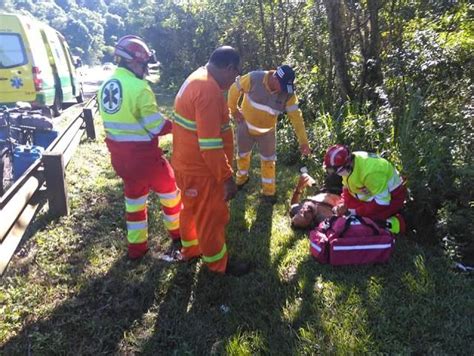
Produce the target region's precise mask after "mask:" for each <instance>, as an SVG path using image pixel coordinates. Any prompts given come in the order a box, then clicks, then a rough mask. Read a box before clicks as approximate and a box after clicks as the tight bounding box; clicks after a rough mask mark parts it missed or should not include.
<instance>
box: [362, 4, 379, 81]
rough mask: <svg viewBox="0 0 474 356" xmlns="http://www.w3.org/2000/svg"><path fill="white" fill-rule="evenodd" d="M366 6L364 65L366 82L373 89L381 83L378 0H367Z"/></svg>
mask: <svg viewBox="0 0 474 356" xmlns="http://www.w3.org/2000/svg"><path fill="white" fill-rule="evenodd" d="M367 6H368V8H369V21H370V37H369V48H368V51H367V57H366V58H365V66H366V70H367V84H368V85H369V87H370V88H372V89H374V88H375V87H376V86H379V85H381V84H382V83H383V75H382V66H381V63H380V29H379V9H380V6H381V5H380V0H367Z"/></svg>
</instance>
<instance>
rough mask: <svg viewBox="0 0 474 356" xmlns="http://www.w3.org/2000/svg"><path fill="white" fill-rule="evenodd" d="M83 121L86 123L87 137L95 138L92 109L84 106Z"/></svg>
mask: <svg viewBox="0 0 474 356" xmlns="http://www.w3.org/2000/svg"><path fill="white" fill-rule="evenodd" d="M84 122H85V123H86V133H87V138H90V139H91V140H95V137H96V135H95V127H94V115H93V114H92V109H89V108H84Z"/></svg>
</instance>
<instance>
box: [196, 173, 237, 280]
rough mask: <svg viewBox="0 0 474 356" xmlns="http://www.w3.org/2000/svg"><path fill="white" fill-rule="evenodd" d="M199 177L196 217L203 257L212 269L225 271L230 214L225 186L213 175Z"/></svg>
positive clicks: (220, 271) (219, 271) (218, 271)
mask: <svg viewBox="0 0 474 356" xmlns="http://www.w3.org/2000/svg"><path fill="white" fill-rule="evenodd" d="M198 178H200V180H201V184H200V189H199V192H198V195H199V197H198V200H197V204H196V216H195V217H196V230H197V234H198V238H199V246H200V248H201V251H202V259H203V260H204V262H205V263H206V264H207V266H208V268H209V269H210V270H211V271H213V272H217V273H225V272H226V267H227V259H228V254H227V245H226V241H225V227H226V225H227V223H228V222H229V217H230V216H229V208H228V206H227V203H226V202H225V201H224V187H223V185H222V184H218V183H217V182H216V180H215V179H214V178H212V177H209V178H208V177H206V178H204V177H198Z"/></svg>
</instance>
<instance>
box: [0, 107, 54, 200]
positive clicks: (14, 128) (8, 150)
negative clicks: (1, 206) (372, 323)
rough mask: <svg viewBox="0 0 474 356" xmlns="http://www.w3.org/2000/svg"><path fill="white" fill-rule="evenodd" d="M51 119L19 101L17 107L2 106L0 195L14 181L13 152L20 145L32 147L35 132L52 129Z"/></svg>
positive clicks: (0, 120)
mask: <svg viewBox="0 0 474 356" xmlns="http://www.w3.org/2000/svg"><path fill="white" fill-rule="evenodd" d="M52 127H53V123H52V121H51V119H49V118H48V117H46V116H44V115H42V113H41V110H32V109H31V106H30V105H29V104H24V103H17V105H16V107H12V108H9V107H6V106H1V107H0V196H1V195H3V193H4V191H5V188H6V187H8V186H9V185H10V184H11V183H13V180H14V179H13V178H14V177H13V154H14V152H15V148H16V147H18V146H19V145H25V146H29V147H31V146H32V145H33V141H34V140H33V139H34V132H35V131H36V130H38V129H45V130H48V129H52Z"/></svg>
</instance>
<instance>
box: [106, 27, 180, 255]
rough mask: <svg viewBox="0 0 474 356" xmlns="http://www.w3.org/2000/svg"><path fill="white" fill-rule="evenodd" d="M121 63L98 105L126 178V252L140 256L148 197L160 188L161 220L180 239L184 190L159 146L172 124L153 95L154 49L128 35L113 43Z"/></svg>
mask: <svg viewBox="0 0 474 356" xmlns="http://www.w3.org/2000/svg"><path fill="white" fill-rule="evenodd" d="M114 54H115V56H116V57H117V58H118V68H117V69H116V70H115V72H114V74H113V75H112V76H111V77H110V78H109V79H108V80H107V81H106V82H105V83H104V84H103V85H102V86H101V88H100V89H99V93H98V96H99V110H100V115H101V117H102V120H103V122H104V128H105V133H106V139H105V142H106V144H107V148H108V149H109V151H110V156H111V161H112V166H113V168H114V170H115V172H116V173H117V175H118V176H120V177H121V178H122V180H123V184H124V193H125V211H126V220H127V240H128V256H129V257H130V258H131V259H137V258H140V257H142V256H143V255H145V253H146V252H147V250H148V219H147V208H146V204H147V197H148V193H149V191H150V189H151V190H153V191H154V192H156V193H158V196H159V199H160V203H161V207H162V210H163V220H164V224H165V227H166V229H167V230H168V232H169V234H170V236H171V238H172V239H173V240H174V241H176V242H179V239H180V234H179V214H180V210H181V197H180V192H179V190H178V189H177V187H176V182H175V177H174V172H173V169H172V168H171V165H170V164H169V163H168V161H167V160H166V158H165V157H164V156H163V152H162V151H161V149H160V148H159V146H158V136H161V135H165V134H167V133H170V132H171V128H172V124H171V122H170V121H168V120H166V119H165V118H164V117H163V116H162V115H161V114H160V113H159V112H158V106H157V103H156V99H155V95H154V94H153V92H152V90H151V88H150V86H149V84H148V83H147V81H146V80H144V77H145V76H146V75H147V73H148V64H149V63H152V62H153V61H155V62H156V59H155V56H154V52H153V51H151V50H150V49H149V48H148V46H147V45H146V43H145V42H144V41H143V40H142V39H141V38H140V37H137V36H132V35H128V36H124V37H122V38H120V39H119V40H118V42H117V45H116V46H115V52H114Z"/></svg>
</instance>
